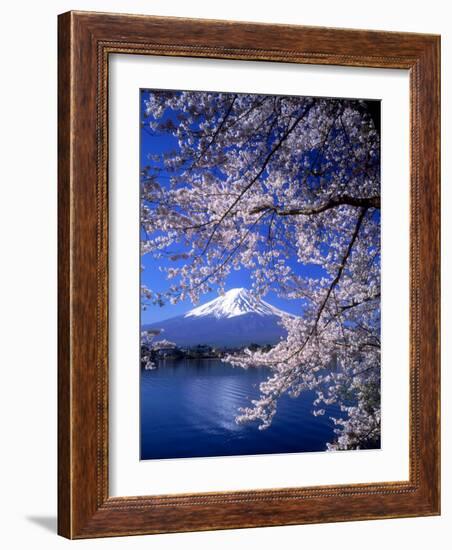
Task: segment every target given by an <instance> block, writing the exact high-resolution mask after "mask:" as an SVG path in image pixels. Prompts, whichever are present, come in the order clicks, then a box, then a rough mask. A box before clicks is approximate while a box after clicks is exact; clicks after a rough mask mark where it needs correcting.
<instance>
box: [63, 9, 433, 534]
mask: <svg viewBox="0 0 452 550" xmlns="http://www.w3.org/2000/svg"><path fill="white" fill-rule="evenodd" d="M58 49H59V64H58V72H59V81H58V85H59V94H58V116H59V127H58V153H59V160H58V209H59V222H58V231H59V244H58V293H59V316H58V339H59V344H58V363H59V367H58V402H59V403H58V424H59V427H58V458H59V469H58V532H59V534H61V535H63V536H65V537H68V538H88V537H104V536H117V535H136V534H148V533H162V532H178V531H198V530H209V529H231V528H243V527H258V526H271V525H290V524H303V523H320V522H333V521H351V520H363V519H377V518H394V517H410V516H429V515H437V514H439V513H440V423H439V411H440V407H439V395H440V378H439V377H440V374H439V363H440V343H439V334H440V333H439V315H440V305H439V303H440V302H439V299H440V281H439V273H440V269H439V267H440V259H439V254H440V237H439V231H440V214H439V208H440V186H439V179H440V158H439V156H440V143H439V139H440V137H439V136H440V123H439V107H440V99H439V97H440V96H439V93H440V68H439V67H440V38H439V37H438V36H434V35H424V34H411V33H394V32H391V33H390V32H380V31H363V30H343V29H329V28H320V27H318V28H315V27H300V26H291V25H263V24H255V23H236V22H227V21H208V20H194V19H179V18H162V17H148V16H138V15H120V14H101V13H89V12H68V13H65V14H63V15H60V16H59V42H58ZM113 53H115V54H117V53H125V54H140V55H159V56H161V55H165V56H188V57H208V58H218V59H240V60H266V61H272V62H291V63H302V64H321V65H341V66H350V67H357V66H358V67H373V68H398V69H407V70H408V71H409V74H410V108H411V110H410V113H411V135H410V141H411V149H410V164H411V175H410V178H411V181H410V194H411V204H410V428H409V429H410V451H409V452H410V456H409V464H410V466H409V470H410V476H409V480H408V481H400V482H385V483H366V484H357V485H334V486H321V487H318V486H316V487H295V488H291V489H272V490H254V491H231V492H224V493H204V494H202V493H196V494H182V495H163V496H162V495H160V496H142V497H141V496H140V497H128V496H123V497H110V496H109V491H108V375H109V372H108V169H107V167H108V162H107V161H108V152H107V151H108V149H107V147H108V102H107V91H108V61H109V55H110V54H113Z"/></svg>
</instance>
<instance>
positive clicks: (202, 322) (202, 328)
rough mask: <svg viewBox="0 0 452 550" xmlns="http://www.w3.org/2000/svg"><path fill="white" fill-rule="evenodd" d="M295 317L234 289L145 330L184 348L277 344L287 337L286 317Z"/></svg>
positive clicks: (148, 326)
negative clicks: (158, 333)
mask: <svg viewBox="0 0 452 550" xmlns="http://www.w3.org/2000/svg"><path fill="white" fill-rule="evenodd" d="M285 316H291V315H290V314H289V313H286V312H284V311H282V310H280V309H278V308H276V307H274V306H272V305H270V304H269V303H267V302H265V301H264V300H260V299H257V298H256V297H254V296H253V295H252V294H251V293H250V292H249V291H248V290H246V289H245V288H233V289H232V290H229V291H228V292H226V293H225V294H224V295H223V296H219V297H218V298H215V299H214V300H212V301H210V302H207V303H206V304H204V305H201V306H199V307H196V308H194V309H191V310H190V311H188V312H187V313H185V314H184V315H179V316H177V317H173V318H171V319H167V320H165V321H160V322H159V323H154V324H151V325H146V326H144V327H143V329H144V330H148V329H160V330H161V333H160V335H159V336H158V337H157V338H156V340H159V339H165V340H170V341H172V342H174V343H175V344H177V345H178V346H181V347H193V346H196V345H210V346H219V347H230V348H234V347H242V346H247V345H250V344H253V343H254V344H261V345H264V344H275V343H277V342H278V341H279V340H280V339H281V338H282V337H284V336H285V335H286V331H285V330H284V328H283V327H282V326H281V324H280V321H281V318H282V317H285Z"/></svg>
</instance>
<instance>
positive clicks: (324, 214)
mask: <svg viewBox="0 0 452 550" xmlns="http://www.w3.org/2000/svg"><path fill="white" fill-rule="evenodd" d="M439 56H440V38H439V37H438V36H433V35H423V34H410V33H389V32H382V31H381V32H380V31H378V32H377V31H362V30H342V29H328V28H321V27H319V28H315V27H301V26H290V25H263V24H254V23H238V22H227V21H208V20H191V19H179V18H162V17H151V16H137V15H121V14H101V13H89V12H68V13H65V14H63V15H60V16H59V91H58V98H59V107H58V113H59V138H58V144H59V145H58V146H59V166H58V168H59V176H58V196H59V264H58V265H59V280H58V291H59V321H58V330H59V348H58V354H59V371H58V397H59V411H58V413H59V428H58V442H59V471H58V482H59V483H58V486H59V489H58V494H59V508H58V530H59V533H60V534H61V535H63V536H65V537H67V538H89V537H103V536H116V535H131V534H151V533H162V532H177V531H196V530H207V529H230V528H240V527H257V526H270V525H289V524H303V523H319V522H333V521H351V520H361V519H378V518H393V517H409V516H427V515H437V514H439V513H440V483H439V475H440V440H439V434H440V431H439V410H440V408H439V388H440V378H439V358H440V354H439V314H440V308H439V296H440V294H439V272H440V270H439V266H440V260H439V244H440V240H439V227H440V221H439V220H440V210H439V209H440V191H439V189H440V188H439V179H440V172H439V170H440V168H439V167H440V163H439V154H440V147H439V128H440V125H439V89H440V88H439V86H440V80H439Z"/></svg>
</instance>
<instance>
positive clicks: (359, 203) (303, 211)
mask: <svg viewBox="0 0 452 550" xmlns="http://www.w3.org/2000/svg"><path fill="white" fill-rule="evenodd" d="M343 205H346V206H356V207H360V208H376V209H380V197H379V196H374V197H352V196H350V195H342V196H341V197H336V198H332V199H329V200H328V201H327V202H325V203H324V204H321V205H320V206H312V207H310V208H290V209H288V210H279V209H278V207H276V206H272V205H269V204H264V205H261V206H258V207H256V208H253V210H251V211H250V214H259V213H260V212H262V211H264V210H273V211H274V212H275V213H276V215H278V216H313V215H315V214H321V213H322V212H326V211H327V210H331V209H332V208H337V207H338V206H343Z"/></svg>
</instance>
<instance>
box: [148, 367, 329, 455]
mask: <svg viewBox="0 0 452 550" xmlns="http://www.w3.org/2000/svg"><path fill="white" fill-rule="evenodd" d="M268 374H269V371H268V370H267V369H261V368H256V369H248V370H245V369H242V368H240V367H233V366H232V365H229V364H227V363H223V362H222V361H220V360H218V359H201V360H180V361H168V360H167V361H161V362H160V363H159V367H158V368H157V369H156V370H142V371H141V388H140V393H141V395H140V397H141V399H140V408H141V411H140V413H141V414H140V418H141V459H142V460H145V459H152V458H184V457H207V456H230V455H251V454H263V453H295V452H306V451H323V450H325V447H326V443H327V442H329V441H332V440H333V439H334V433H333V423H332V421H331V420H330V419H329V415H330V414H332V413H334V414H335V415H338V410H337V408H336V407H329V408H328V409H327V412H326V414H325V415H324V416H317V417H315V416H313V415H312V409H313V406H312V401H313V399H314V398H315V396H314V394H313V393H312V392H308V393H304V394H302V395H301V396H300V397H298V398H295V399H294V398H290V397H288V396H283V397H282V398H281V399H280V400H279V403H278V410H277V413H276V416H275V417H274V419H273V423H272V425H271V426H270V427H269V428H268V429H267V430H259V429H258V424H257V423H251V424H245V425H244V424H242V425H238V424H236V423H235V417H236V416H237V414H238V409H239V407H246V406H248V405H249V403H250V399H254V398H257V397H258V396H259V383H260V382H261V381H263V380H265V379H266V378H267V377H268Z"/></svg>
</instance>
